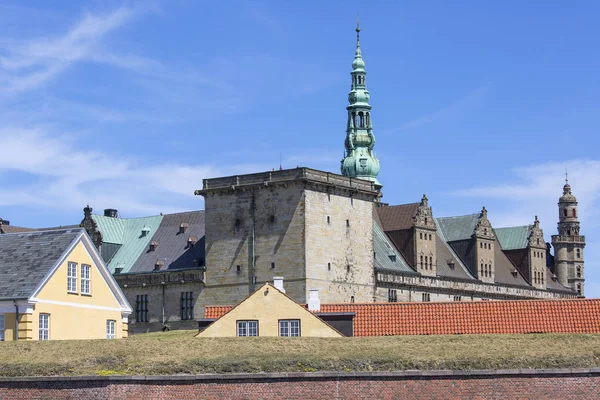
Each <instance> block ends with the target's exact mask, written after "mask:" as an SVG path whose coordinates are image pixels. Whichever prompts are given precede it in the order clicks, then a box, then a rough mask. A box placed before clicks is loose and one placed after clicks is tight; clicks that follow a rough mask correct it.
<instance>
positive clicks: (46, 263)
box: [0, 228, 132, 341]
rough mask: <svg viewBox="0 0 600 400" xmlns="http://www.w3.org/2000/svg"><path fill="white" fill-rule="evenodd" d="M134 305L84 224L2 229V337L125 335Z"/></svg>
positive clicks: (0, 329) (0, 263)
mask: <svg viewBox="0 0 600 400" xmlns="http://www.w3.org/2000/svg"><path fill="white" fill-rule="evenodd" d="M131 311H132V310H131V306H130V305H129V303H128V302H127V299H126V298H125V295H124V294H123V292H122V291H121V289H120V288H119V286H118V284H117V282H116V281H115V279H114V278H113V276H112V275H111V273H110V271H109V270H108V268H107V267H106V265H105V264H104V262H103V261H102V258H101V257H100V255H99V253H98V252H97V251H96V248H95V246H94V244H93V243H92V241H91V239H90V237H89V236H88V235H87V233H86V232H85V230H84V229H81V228H75V229H61V230H51V231H32V232H19V233H5V234H0V341H10V340H63V339H103V338H106V339H119V338H124V337H127V334H128V326H127V320H128V316H129V314H130V313H131Z"/></svg>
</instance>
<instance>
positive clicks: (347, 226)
mask: <svg viewBox="0 0 600 400" xmlns="http://www.w3.org/2000/svg"><path fill="white" fill-rule="evenodd" d="M346 228H350V220H349V219H347V220H346Z"/></svg>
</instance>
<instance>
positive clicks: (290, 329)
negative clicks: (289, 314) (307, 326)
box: [279, 319, 300, 336]
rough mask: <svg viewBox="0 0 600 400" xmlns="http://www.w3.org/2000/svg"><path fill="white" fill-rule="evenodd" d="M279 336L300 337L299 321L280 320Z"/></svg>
mask: <svg viewBox="0 0 600 400" xmlns="http://www.w3.org/2000/svg"><path fill="white" fill-rule="evenodd" d="M279 336H300V320H299V319H280V320H279Z"/></svg>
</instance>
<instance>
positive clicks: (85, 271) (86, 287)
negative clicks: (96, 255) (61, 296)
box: [81, 264, 92, 294]
mask: <svg viewBox="0 0 600 400" xmlns="http://www.w3.org/2000/svg"><path fill="white" fill-rule="evenodd" d="M91 269H92V267H91V266H89V265H85V264H82V265H81V294H91V293H92V292H91V290H90V289H91V288H90V270H91Z"/></svg>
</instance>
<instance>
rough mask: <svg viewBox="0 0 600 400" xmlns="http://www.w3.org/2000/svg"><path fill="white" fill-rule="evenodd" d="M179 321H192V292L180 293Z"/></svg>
mask: <svg viewBox="0 0 600 400" xmlns="http://www.w3.org/2000/svg"><path fill="white" fill-rule="evenodd" d="M180 308H181V319H185V320H189V319H194V292H181V306H180Z"/></svg>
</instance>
